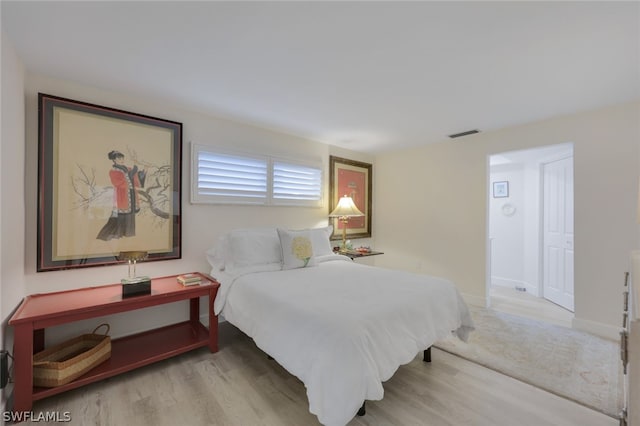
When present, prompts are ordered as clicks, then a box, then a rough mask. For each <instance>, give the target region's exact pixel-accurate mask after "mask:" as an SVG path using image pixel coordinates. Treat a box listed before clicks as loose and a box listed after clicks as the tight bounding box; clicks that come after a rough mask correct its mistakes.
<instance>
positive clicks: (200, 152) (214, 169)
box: [191, 144, 322, 207]
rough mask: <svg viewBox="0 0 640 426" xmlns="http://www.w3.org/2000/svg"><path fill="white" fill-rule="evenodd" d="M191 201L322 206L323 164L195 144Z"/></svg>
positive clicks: (193, 149) (193, 147) (193, 145)
mask: <svg viewBox="0 0 640 426" xmlns="http://www.w3.org/2000/svg"><path fill="white" fill-rule="evenodd" d="M191 163H192V179H191V202H192V203H221V204H269V205H291V206H309V207H320V206H322V165H320V164H318V163H316V164H313V163H305V162H302V161H296V160H289V159H286V160H285V159H281V158H272V157H268V156H252V155H248V154H237V153H233V154H232V153H222V152H215V151H214V150H213V149H212V147H210V146H204V145H198V144H192V161H191Z"/></svg>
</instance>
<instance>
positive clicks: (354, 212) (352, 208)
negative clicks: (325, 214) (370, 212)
mask: <svg viewBox="0 0 640 426" xmlns="http://www.w3.org/2000/svg"><path fill="white" fill-rule="evenodd" d="M360 216H364V213H362V212H361V211H360V210H358V207H356V205H355V203H354V202H353V199H352V198H351V197H349V196H347V195H345V196H344V197H342V198H340V201H338V205H337V206H336V208H335V209H333V211H332V212H331V213H329V217H337V218H338V220H340V222H342V244H341V245H340V251H345V250H346V249H347V223H349V218H352V217H360Z"/></svg>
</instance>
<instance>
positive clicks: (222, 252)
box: [205, 234, 230, 271]
mask: <svg viewBox="0 0 640 426" xmlns="http://www.w3.org/2000/svg"><path fill="white" fill-rule="evenodd" d="M205 254H206V256H207V261H208V262H209V265H211V267H212V268H213V269H215V270H217V271H224V268H225V264H226V263H227V262H228V261H229V256H230V252H229V234H224V235H221V236H219V237H218V239H217V240H216V244H215V245H214V246H213V247H211V248H210V249H209V250H207V251H206V252H205Z"/></svg>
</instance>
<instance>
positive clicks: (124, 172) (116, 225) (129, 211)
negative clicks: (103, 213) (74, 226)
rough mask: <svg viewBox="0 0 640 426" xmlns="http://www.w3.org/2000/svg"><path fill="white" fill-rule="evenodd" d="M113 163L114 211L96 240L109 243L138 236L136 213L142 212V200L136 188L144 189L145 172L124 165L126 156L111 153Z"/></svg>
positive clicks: (109, 155) (111, 175)
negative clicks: (117, 239) (115, 239)
mask: <svg viewBox="0 0 640 426" xmlns="http://www.w3.org/2000/svg"><path fill="white" fill-rule="evenodd" d="M107 156H108V158H109V160H111V161H113V166H112V168H111V170H110V171H109V178H110V179H111V184H112V185H113V210H112V213H111V217H110V218H109V220H108V221H107V223H106V224H105V225H104V226H103V227H102V229H101V230H100V232H99V233H98V236H97V237H96V238H98V239H100V240H104V241H109V240H111V239H114V238H122V237H133V236H135V235H136V213H138V212H139V211H140V198H139V196H138V191H137V189H136V188H144V181H145V177H146V171H145V170H138V166H137V165H134V166H133V168H129V167H127V166H125V164H124V154H122V153H121V152H119V151H111V152H109V154H108V155H107Z"/></svg>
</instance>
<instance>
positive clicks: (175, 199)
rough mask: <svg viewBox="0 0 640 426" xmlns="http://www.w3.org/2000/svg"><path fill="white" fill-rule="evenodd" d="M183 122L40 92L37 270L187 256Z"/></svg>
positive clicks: (43, 270)
mask: <svg viewBox="0 0 640 426" xmlns="http://www.w3.org/2000/svg"><path fill="white" fill-rule="evenodd" d="M181 165H182V123H178V122H175V121H171V120H165V119H161V118H156V117H150V116H146V115H142V114H136V113H133V112H128V111H123V110H119V109H115V108H109V107H105V106H101V105H95V104H91V103H87V102H81V101H76V100H71V99H66V98H62V97H58V96H53V95H47V94H43V93H39V94H38V244H37V252H38V253H37V271H38V272H45V271H54V270H62V269H74V268H82V267H90V266H104V265H110V264H115V263H121V262H120V261H118V259H117V256H118V254H119V252H121V251H131V250H144V251H148V253H149V256H148V260H168V259H179V258H180V257H181V253H182V240H181V214H182V181H181Z"/></svg>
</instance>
